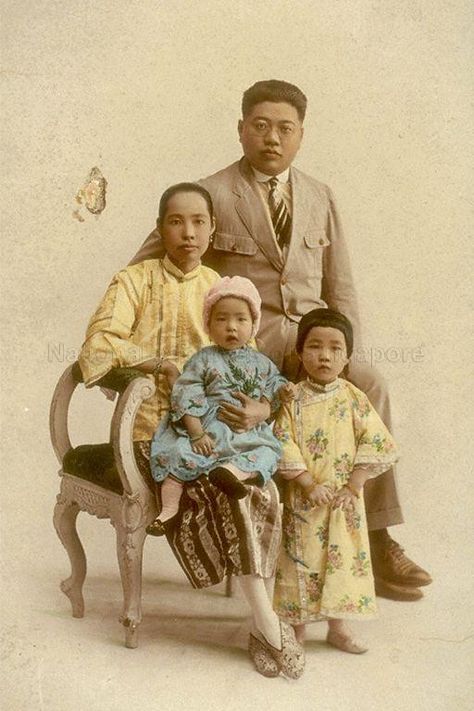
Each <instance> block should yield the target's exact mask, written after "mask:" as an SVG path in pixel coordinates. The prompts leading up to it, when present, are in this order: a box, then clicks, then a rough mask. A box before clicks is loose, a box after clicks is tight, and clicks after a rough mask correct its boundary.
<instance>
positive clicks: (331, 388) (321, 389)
mask: <svg viewBox="0 0 474 711" xmlns="http://www.w3.org/2000/svg"><path fill="white" fill-rule="evenodd" d="M304 384H305V385H306V386H307V387H308V389H309V390H311V391H312V392H314V393H317V394H318V395H325V394H327V393H332V392H335V391H336V390H339V387H340V385H341V379H340V378H336V380H333V381H332V382H331V383H326V385H321V383H317V382H316V381H314V380H311V378H309V377H308V378H306V380H305V381H304Z"/></svg>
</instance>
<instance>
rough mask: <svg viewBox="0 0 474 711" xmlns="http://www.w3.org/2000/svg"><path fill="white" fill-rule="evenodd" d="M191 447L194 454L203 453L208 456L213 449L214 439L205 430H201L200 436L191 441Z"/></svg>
mask: <svg viewBox="0 0 474 711" xmlns="http://www.w3.org/2000/svg"><path fill="white" fill-rule="evenodd" d="M191 449H192V450H193V452H194V453H195V454H203V455H204V456H205V457H209V456H210V455H211V454H212V453H213V451H214V440H213V439H212V437H211V435H208V434H207V432H203V434H202V437H199V439H197V440H195V441H194V442H191Z"/></svg>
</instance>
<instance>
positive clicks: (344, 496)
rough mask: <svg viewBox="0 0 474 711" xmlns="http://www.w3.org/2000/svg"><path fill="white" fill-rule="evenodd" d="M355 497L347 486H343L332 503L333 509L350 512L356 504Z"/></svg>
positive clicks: (356, 497)
mask: <svg viewBox="0 0 474 711" xmlns="http://www.w3.org/2000/svg"><path fill="white" fill-rule="evenodd" d="M357 499H358V496H356V495H355V494H354V493H353V492H352V491H351V490H350V489H349V487H348V486H343V487H342V489H339V491H337V492H336V494H335V495H334V498H333V501H332V508H333V509H342V510H343V511H351V510H353V508H354V505H355V503H356V502H357Z"/></svg>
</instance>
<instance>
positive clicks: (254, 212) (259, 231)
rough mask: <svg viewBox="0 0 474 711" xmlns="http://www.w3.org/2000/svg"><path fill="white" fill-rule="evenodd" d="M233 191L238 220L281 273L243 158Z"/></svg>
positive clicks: (272, 238) (277, 253) (270, 232)
mask: <svg viewBox="0 0 474 711" xmlns="http://www.w3.org/2000/svg"><path fill="white" fill-rule="evenodd" d="M233 190H234V193H235V195H236V196H237V199H236V202H235V209H236V210H237V213H238V215H239V217H240V219H241V220H242V222H243V223H244V225H245V227H246V228H247V230H248V232H249V234H250V235H251V237H252V239H253V240H254V241H255V242H256V243H257V244H258V246H259V247H260V249H261V250H262V252H263V253H264V254H265V256H266V257H267V259H268V261H269V262H271V264H273V266H274V267H275V268H276V269H278V270H279V271H281V270H282V269H283V266H284V262H283V256H282V254H281V251H280V248H279V247H278V244H277V242H276V240H275V236H274V234H273V230H272V227H271V225H270V222H269V220H267V219H266V215H265V212H264V209H263V205H262V199H261V197H260V194H259V191H258V187H257V185H256V181H255V179H254V176H253V173H252V170H251V168H250V165H249V164H248V162H247V160H246V159H245V158H243V159H242V160H241V162H240V165H239V176H238V178H237V180H236V181H235V184H234V188H233Z"/></svg>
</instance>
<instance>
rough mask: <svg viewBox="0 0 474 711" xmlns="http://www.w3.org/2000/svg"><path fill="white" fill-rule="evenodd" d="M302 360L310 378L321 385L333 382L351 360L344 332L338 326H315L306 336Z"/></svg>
mask: <svg viewBox="0 0 474 711" xmlns="http://www.w3.org/2000/svg"><path fill="white" fill-rule="evenodd" d="M301 360H302V361H303V365H304V368H305V370H306V372H307V373H308V375H309V376H310V378H312V379H313V380H315V381H316V382H317V383H320V384H321V385H327V384H328V383H331V382H332V381H333V380H335V379H336V378H337V376H338V375H340V373H342V371H343V370H344V366H345V365H346V364H347V363H348V362H349V359H348V357H347V347H346V340H345V338H344V334H343V333H342V332H341V331H339V330H338V329H337V328H332V327H327V326H315V327H313V328H312V329H311V330H310V331H309V333H308V335H307V336H306V340H305V342H304V346H303V350H302V352H301Z"/></svg>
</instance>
